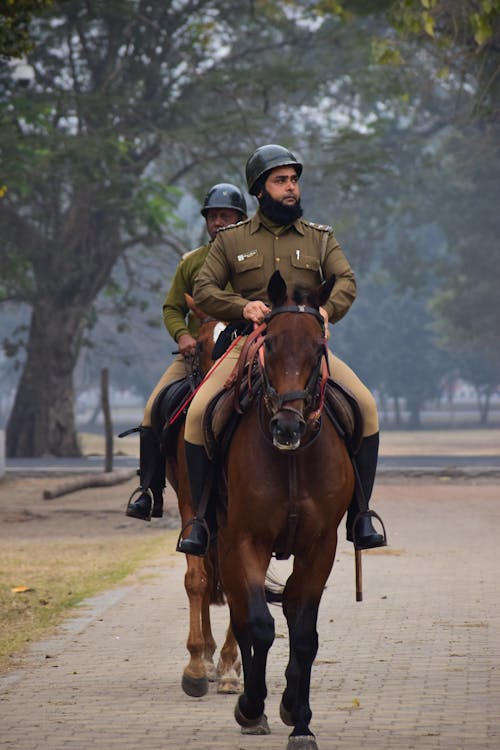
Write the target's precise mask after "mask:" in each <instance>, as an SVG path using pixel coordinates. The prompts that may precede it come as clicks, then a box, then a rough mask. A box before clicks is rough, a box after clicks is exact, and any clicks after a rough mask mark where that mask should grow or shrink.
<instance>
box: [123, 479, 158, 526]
mask: <svg viewBox="0 0 500 750" xmlns="http://www.w3.org/2000/svg"><path fill="white" fill-rule="evenodd" d="M139 493H140V494H143V493H146V495H148V497H149V499H150V501H151V502H150V506H149V515H147V516H131V515H129V512H128V510H129V508H130V506H131V504H132V502H133V498H134V497H135V495H138V494H139ZM153 503H154V497H153V493H152V492H151V490H150V489H149V487H147V488H146V489H144V487H141V486H139V487H137V489H135V490H134V491H133V492H132V494H131V495H130V497H129V499H128V503H127V510H126V511H125V514H126V515H127V516H129V518H137V519H138V520H139V521H151V513H152V511H153Z"/></svg>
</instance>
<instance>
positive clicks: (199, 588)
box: [184, 565, 208, 597]
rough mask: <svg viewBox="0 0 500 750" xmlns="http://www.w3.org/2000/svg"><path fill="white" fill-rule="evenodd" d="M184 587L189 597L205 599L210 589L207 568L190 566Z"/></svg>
mask: <svg viewBox="0 0 500 750" xmlns="http://www.w3.org/2000/svg"><path fill="white" fill-rule="evenodd" d="M184 587H185V589H186V591H187V594H188V596H201V597H203V596H204V595H205V592H206V591H207V587H208V579H207V574H206V571H205V568H204V567H202V566H193V565H190V566H189V567H188V569H187V570H186V574H185V576H184Z"/></svg>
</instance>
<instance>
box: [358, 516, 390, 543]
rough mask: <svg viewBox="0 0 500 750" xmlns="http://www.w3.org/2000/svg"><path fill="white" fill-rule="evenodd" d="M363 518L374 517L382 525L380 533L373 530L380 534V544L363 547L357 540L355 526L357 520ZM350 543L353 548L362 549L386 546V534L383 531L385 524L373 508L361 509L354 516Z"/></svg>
mask: <svg viewBox="0 0 500 750" xmlns="http://www.w3.org/2000/svg"><path fill="white" fill-rule="evenodd" d="M363 518H376V519H377V521H379V523H380V525H381V526H382V534H380V532H379V531H375V533H377V534H380V536H382V539H383V540H382V542H380V544H377V545H375V546H374V547H363V545H362V544H360V543H359V541H358V536H357V534H356V526H357V525H358V524H359V522H360V521H361V520H362V519H363ZM351 529H352V543H353V545H354V549H358V550H363V549H376V548H377V547H387V534H386V531H385V525H384V522H383V521H382V519H381V518H380V516H379V515H378V513H375V511H374V510H368V509H367V510H363V511H360V512H359V513H358V514H357V516H355V518H354V521H353V522H352V526H351Z"/></svg>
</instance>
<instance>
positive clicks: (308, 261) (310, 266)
mask: <svg viewBox="0 0 500 750" xmlns="http://www.w3.org/2000/svg"><path fill="white" fill-rule="evenodd" d="M291 263H292V266H293V267H294V268H296V269H297V270H298V271H313V273H317V272H318V271H319V267H320V262H319V258H316V256H314V255H306V254H305V253H303V252H302V250H296V251H295V252H294V253H293V255H292V257H291Z"/></svg>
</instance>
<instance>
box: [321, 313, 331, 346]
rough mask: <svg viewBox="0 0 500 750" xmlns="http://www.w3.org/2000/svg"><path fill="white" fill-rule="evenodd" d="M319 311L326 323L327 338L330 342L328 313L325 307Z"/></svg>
mask: <svg viewBox="0 0 500 750" xmlns="http://www.w3.org/2000/svg"><path fill="white" fill-rule="evenodd" d="M319 311H320V313H321V315H322V316H323V320H324V322H325V338H326V339H327V340H328V339H329V338H330V329H329V328H328V313H327V311H326V310H325V308H324V307H320V308H319Z"/></svg>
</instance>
